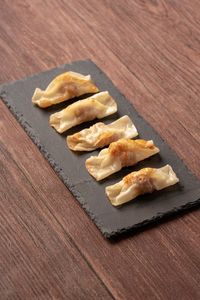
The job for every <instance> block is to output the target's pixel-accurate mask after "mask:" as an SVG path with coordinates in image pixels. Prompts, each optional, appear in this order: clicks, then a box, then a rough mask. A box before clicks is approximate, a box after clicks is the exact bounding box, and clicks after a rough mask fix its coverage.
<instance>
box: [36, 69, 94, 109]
mask: <svg viewBox="0 0 200 300" xmlns="http://www.w3.org/2000/svg"><path fill="white" fill-rule="evenodd" d="M98 91H99V89H98V88H97V87H96V86H95V84H94V83H93V82H92V80H91V77H90V75H87V76H84V75H82V74H79V73H75V72H66V73H63V74H61V75H58V76H57V77H56V78H54V79H53V80H52V81H51V82H50V84H49V85H48V87H47V88H46V90H44V91H43V90H41V89H39V88H36V89H35V92H34V94H33V97H32V102H33V103H34V104H37V105H38V106H40V107H42V108H45V107H48V106H51V105H53V104H57V103H60V102H63V101H66V100H69V99H72V98H74V97H78V96H81V95H84V94H89V93H96V92H98Z"/></svg>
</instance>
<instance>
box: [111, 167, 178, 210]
mask: <svg viewBox="0 0 200 300" xmlns="http://www.w3.org/2000/svg"><path fill="white" fill-rule="evenodd" d="M177 182H179V179H178V178H177V176H176V174H175V173H174V171H173V170H172V167H171V166H170V165H166V166H164V167H162V168H160V169H154V168H144V169H141V170H139V171H137V172H132V173H130V174H128V175H127V176H125V177H124V178H123V179H122V180H121V181H119V182H118V183H116V184H113V185H110V186H107V187H106V195H107V196H108V198H109V200H110V202H111V203H112V205H114V206H118V205H121V204H123V203H126V202H129V201H131V200H133V199H135V198H136V197H138V196H140V195H143V194H146V193H152V192H153V191H155V190H157V191H159V190H162V189H164V188H166V187H169V186H171V185H174V184H176V183H177Z"/></svg>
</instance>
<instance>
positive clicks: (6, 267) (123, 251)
mask: <svg viewBox="0 0 200 300" xmlns="http://www.w3.org/2000/svg"><path fill="white" fill-rule="evenodd" d="M85 58H90V59H92V60H93V61H94V62H95V63H97V65H98V66H99V67H100V68H102V69H103V70H104V71H105V72H106V73H107V74H108V76H109V77H110V78H111V79H112V81H113V82H114V84H115V85H117V86H118V88H119V89H120V90H121V91H122V93H124V94H125V95H126V96H127V97H128V98H129V99H130V101H131V102H132V103H133V104H134V106H135V107H136V109H137V110H138V112H139V113H140V114H141V115H142V116H143V117H144V118H145V119H146V120H147V121H148V122H150V123H151V125H152V126H153V127H154V128H155V129H156V130H157V131H158V132H159V133H160V135H161V136H162V137H163V138H164V139H165V140H166V141H167V142H168V143H169V145H170V146H171V147H172V148H173V149H174V150H175V151H176V152H177V153H178V155H179V156H180V157H181V158H182V159H183V160H184V161H185V163H186V164H187V166H188V167H189V168H190V169H191V170H192V171H193V172H194V173H195V174H196V175H197V176H198V177H199V178H200V164H199V161H200V1H199V0H162V1H161V0H132V1H131V0H115V1H114V0H65V1H64V0H55V1H53V0H48V1H47V0H46V1H44V0H32V1H31V0H21V1H20V0H15V1H11V0H7V1H6V0H5V1H4V0H0V83H3V82H7V81H11V80H16V79H20V78H22V77H25V76H27V75H30V74H32V73H36V72H40V71H42V70H47V69H50V68H53V67H55V66H59V65H60V64H64V63H67V62H70V61H73V60H78V59H85ZM199 218H200V211H199V210H194V211H192V212H190V213H188V214H185V215H184V216H182V217H179V218H175V219H173V220H170V221H168V222H166V223H162V224H161V225H158V226H156V227H152V228H150V229H148V230H145V231H143V232H140V233H138V234H137V235H132V236H128V237H126V238H124V239H122V240H119V241H116V242H109V241H107V240H105V239H104V238H103V236H102V235H101V233H100V232H99V231H98V229H97V228H96V227H95V225H94V224H93V222H92V221H91V220H90V219H89V218H88V216H87V215H86V214H85V212H84V211H83V210H82V209H81V207H80V206H79V204H78V203H77V201H76V200H75V199H74V198H73V197H72V195H71V194H70V192H69V191H68V190H67V188H66V187H65V186H64V184H63V183H62V182H61V181H60V180H59V178H58V177H57V175H56V174H55V172H54V171H53V170H52V169H51V167H50V166H49V164H48V162H47V161H46V160H45V159H44V158H43V156H42V155H41V153H40V152H39V150H38V149H37V147H36V146H35V145H34V144H33V143H32V141H31V140H30V138H29V137H28V136H27V135H26V134H25V132H24V130H23V129H22V128H21V127H20V125H19V124H18V123H17V121H16V120H15V118H14V117H13V116H12V115H11V113H10V112H9V111H8V109H7V108H6V107H5V105H4V104H3V103H2V102H0V299H9V300H10V299H120V300H121V299H129V300H132V299H134V300H135V299H138V300H143V299H162V300H163V299H170V300H171V299H177V300H178V299H181V300H184V299H188V300H191V299H200V233H199V232H200V231H199V229H200V226H199V225H200V221H199Z"/></svg>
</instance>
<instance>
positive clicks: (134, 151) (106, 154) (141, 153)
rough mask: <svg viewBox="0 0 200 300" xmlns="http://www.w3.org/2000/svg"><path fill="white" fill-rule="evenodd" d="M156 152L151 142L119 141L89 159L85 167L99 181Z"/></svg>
mask: <svg viewBox="0 0 200 300" xmlns="http://www.w3.org/2000/svg"><path fill="white" fill-rule="evenodd" d="M158 152H159V149H158V148H157V147H156V146H155V145H154V143H153V141H145V140H130V139H120V140H118V141H117V142H113V143H111V144H110V146H109V147H108V148H106V149H103V150H101V151H100V152H99V155H98V156H91V157H89V158H88V159H87V160H86V164H85V165H86V168H87V170H88V172H89V173H90V174H91V175H92V176H93V177H94V178H95V179H96V180H101V179H104V178H106V177H108V176H109V175H111V174H113V173H116V172H118V171H119V170H121V169H122V168H123V167H128V166H133V165H135V164H136V163H137V162H139V161H141V160H144V159H146V158H148V157H150V156H152V155H154V154H156V153H158Z"/></svg>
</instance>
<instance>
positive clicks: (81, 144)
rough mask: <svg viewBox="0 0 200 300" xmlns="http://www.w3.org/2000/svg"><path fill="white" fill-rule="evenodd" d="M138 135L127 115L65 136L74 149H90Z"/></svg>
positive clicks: (69, 145)
mask: <svg viewBox="0 0 200 300" xmlns="http://www.w3.org/2000/svg"><path fill="white" fill-rule="evenodd" d="M137 135H138V132H137V129H136V128H135V126H134V124H133V122H132V121H131V119H130V118H129V117H128V116H123V117H121V118H120V119H118V120H116V121H114V122H113V123H111V124H108V125H106V124H104V123H102V122H99V123H96V124H94V125H93V126H91V127H89V128H86V129H83V130H81V131H80V132H77V133H75V134H73V135H69V136H68V137H67V144H68V147H69V148H70V149H71V150H74V151H92V150H95V149H97V148H103V147H104V146H107V145H109V144H110V143H112V142H115V141H117V140H119V139H121V138H127V139H131V138H133V137H136V136H137Z"/></svg>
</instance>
